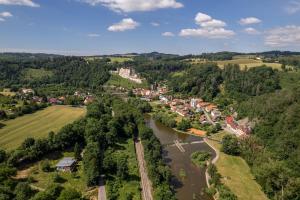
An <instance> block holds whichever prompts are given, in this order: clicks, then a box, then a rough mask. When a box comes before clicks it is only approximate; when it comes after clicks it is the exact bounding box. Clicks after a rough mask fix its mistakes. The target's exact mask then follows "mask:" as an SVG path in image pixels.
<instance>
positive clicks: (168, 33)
mask: <svg viewBox="0 0 300 200" xmlns="http://www.w3.org/2000/svg"><path fill="white" fill-rule="evenodd" d="M161 35H162V36H165V37H174V36H175V35H174V33H172V32H164V33H162V34H161Z"/></svg>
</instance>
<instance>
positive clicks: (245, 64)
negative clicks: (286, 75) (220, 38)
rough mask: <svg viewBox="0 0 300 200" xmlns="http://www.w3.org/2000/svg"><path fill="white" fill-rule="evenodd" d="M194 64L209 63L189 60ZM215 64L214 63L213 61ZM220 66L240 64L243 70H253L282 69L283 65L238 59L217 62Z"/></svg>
mask: <svg viewBox="0 0 300 200" xmlns="http://www.w3.org/2000/svg"><path fill="white" fill-rule="evenodd" d="M188 61H189V62H190V63H192V64H201V63H205V62H207V61H205V60H201V59H192V60H188ZM212 62H214V61H212ZM216 63H217V64H218V66H219V67H220V68H221V69H223V68H224V66H225V65H228V64H238V65H240V67H241V69H245V68H246V67H247V68H252V67H259V66H262V65H266V66H269V67H272V68H273V69H281V64H280V63H265V62H263V61H261V60H256V59H251V58H236V59H233V60H222V61H216Z"/></svg>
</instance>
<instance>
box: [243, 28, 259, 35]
mask: <svg viewBox="0 0 300 200" xmlns="http://www.w3.org/2000/svg"><path fill="white" fill-rule="evenodd" d="M244 32H245V33H247V34H250V35H259V34H260V32H259V31H258V30H256V29H255V28H252V27H249V28H245V29H244Z"/></svg>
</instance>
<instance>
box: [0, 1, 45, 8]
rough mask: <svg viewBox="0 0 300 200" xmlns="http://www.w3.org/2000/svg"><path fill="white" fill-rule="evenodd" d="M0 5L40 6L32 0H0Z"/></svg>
mask: <svg viewBox="0 0 300 200" xmlns="http://www.w3.org/2000/svg"><path fill="white" fill-rule="evenodd" d="M0 5H18V6H30V7H40V5H39V4H36V3H34V2H33V1H32V0H0Z"/></svg>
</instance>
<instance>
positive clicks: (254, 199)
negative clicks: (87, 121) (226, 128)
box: [209, 132, 268, 200]
mask: <svg viewBox="0 0 300 200" xmlns="http://www.w3.org/2000/svg"><path fill="white" fill-rule="evenodd" d="M225 134H226V133H224V132H222V133H218V134H215V135H212V136H211V138H212V139H214V140H209V143H210V144H211V145H213V146H214V147H215V148H216V149H217V150H218V151H220V148H221V145H220V144H219V143H218V142H216V141H215V140H218V141H220V140H221V139H222V138H223V136H224V135H225ZM216 166H217V169H218V172H219V173H220V174H221V175H222V181H223V183H224V184H225V185H227V186H228V187H229V188H230V189H231V190H232V192H233V193H235V194H236V195H237V196H238V199H240V200H267V199H268V198H267V197H266V195H265V194H264V193H263V191H262V190H261V187H260V185H259V184H258V183H257V182H256V181H255V179H254V176H253V175H252V174H251V172H250V168H249V166H248V164H247V163H246V161H245V160H243V159H242V158H241V157H238V156H230V155H227V154H224V153H222V152H220V157H219V159H218V161H217V162H216Z"/></svg>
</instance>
